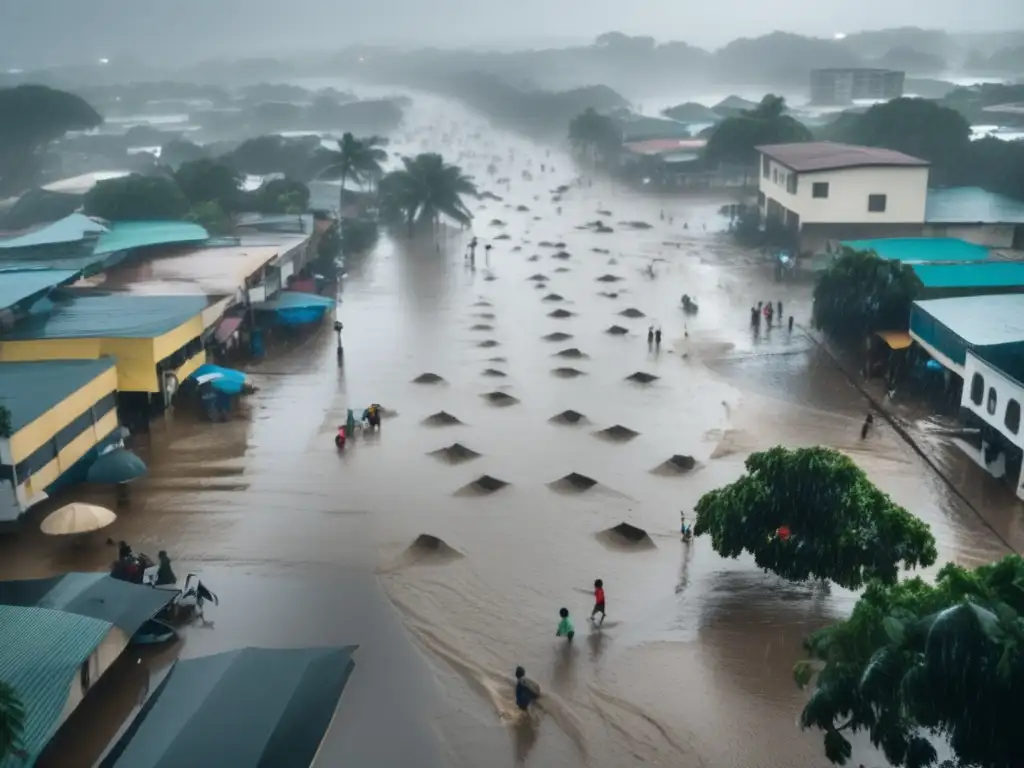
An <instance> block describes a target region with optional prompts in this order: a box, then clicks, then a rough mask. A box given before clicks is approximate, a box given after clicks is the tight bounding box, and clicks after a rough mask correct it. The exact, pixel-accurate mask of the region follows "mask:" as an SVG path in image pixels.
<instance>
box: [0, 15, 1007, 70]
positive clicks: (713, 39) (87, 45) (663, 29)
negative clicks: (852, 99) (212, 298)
mask: <svg viewBox="0 0 1024 768" xmlns="http://www.w3.org/2000/svg"><path fill="white" fill-rule="evenodd" d="M904 25H906V26H910V25H914V26H926V27H931V28H942V29H946V30H947V31H961V30H963V31H990V30H991V31H995V30H1009V29H1019V28H1024V0H853V1H852V2H851V1H845V2H838V0H825V2H814V1H813V0H811V1H810V2H808V0H713V1H712V2H707V0H702V1H701V2H696V0H629V1H628V2H623V1H622V0H618V1H615V2H613V1H612V0H501V1H500V2H499V1H498V0H433V1H432V2H431V1H430V0H363V1H362V2H354V1H353V0H0V64H2V65H3V66H7V67H10V66H34V65H38V64H40V63H41V62H42V61H51V62H58V61H59V62H61V63H67V62H69V61H73V60H85V59H87V58H92V57H100V56H106V57H115V56H120V55H124V54H133V55H136V56H145V55H149V56H153V57H155V58H159V60H160V61H161V63H163V62H167V61H173V60H175V59H178V60H182V61H191V60H195V59H196V58H198V57H209V56H214V55H216V54H218V53H220V54H223V55H227V56H232V57H234V56H238V55H245V53H246V51H251V52H252V53H254V54H267V53H274V52H278V53H282V54H293V53H296V52H301V51H303V50H310V49H320V50H323V49H328V48H331V47H340V46H343V45H347V44H350V43H358V42H364V43H401V44H409V43H423V44H431V45H439V46H498V45H500V46H505V45H509V44H515V45H522V44H527V43H531V42H534V43H538V44H545V43H554V42H557V43H561V42H564V41H566V40H586V39H590V38H593V37H594V36H596V35H598V34H600V33H601V32H606V31H609V30H613V29H615V30H620V31H623V32H627V33H630V34H651V35H654V36H655V37H656V38H658V39H659V40H666V39H677V40H685V41H687V42H690V43H693V44H696V45H701V46H704V47H715V46H719V45H722V44H724V43H726V42H728V41H729V40H731V39H733V38H736V37H743V36H747V37H750V36H756V35H760V34H765V33H767V32H771V31H773V30H776V29H782V30H787V31H793V32H800V33H804V34H814V35H821V36H831V35H832V34H834V33H836V32H851V31H856V30H860V29H879V28H883V27H895V26H904Z"/></svg>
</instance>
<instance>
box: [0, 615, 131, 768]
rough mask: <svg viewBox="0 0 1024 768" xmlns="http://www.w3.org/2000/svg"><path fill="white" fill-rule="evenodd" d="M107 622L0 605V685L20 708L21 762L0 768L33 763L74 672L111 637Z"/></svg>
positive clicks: (1, 763) (50, 732) (50, 733)
mask: <svg viewBox="0 0 1024 768" xmlns="http://www.w3.org/2000/svg"><path fill="white" fill-rule="evenodd" d="M111 627H112V625H111V624H110V623H108V622H106V621H101V620H99V619H92V618H89V617H87V616H79V615H77V614H74V613H63V612H61V611H51V610H48V609H46V608H25V607H22V606H8V605H0V680H3V681H4V682H6V683H8V684H9V685H11V686H12V687H13V688H14V690H15V691H17V692H18V696H19V697H20V698H21V701H22V704H23V705H24V706H25V732H24V733H23V734H22V745H23V749H24V751H25V753H26V758H25V759H24V760H22V759H21V758H19V757H14V756H11V757H8V758H7V759H6V760H0V768H25V766H31V765H33V764H34V763H35V761H36V758H37V757H39V753H40V752H42V750H43V748H44V747H45V746H46V744H47V742H48V741H49V740H50V739H51V738H52V737H53V734H54V732H55V731H56V729H57V726H58V725H59V721H60V716H61V713H62V712H63V711H64V706H65V705H66V704H67V700H68V693H69V691H70V689H71V683H72V681H73V680H74V679H75V677H76V676H77V675H78V674H79V668H80V667H81V666H82V664H83V662H85V660H86V659H88V658H89V657H90V656H91V655H92V653H93V651H95V650H96V648H97V647H98V646H99V644H100V643H101V642H103V639H104V638H105V637H106V636H107V633H109V632H110V630H111Z"/></svg>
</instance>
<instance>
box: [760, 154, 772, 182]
mask: <svg viewBox="0 0 1024 768" xmlns="http://www.w3.org/2000/svg"><path fill="white" fill-rule="evenodd" d="M771 169H772V161H771V160H769V159H768V155H761V175H762V176H764V177H765V178H766V179H767V178H768V176H769V175H770V174H769V172H770V171H771Z"/></svg>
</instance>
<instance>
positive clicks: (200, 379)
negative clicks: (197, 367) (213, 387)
mask: <svg viewBox="0 0 1024 768" xmlns="http://www.w3.org/2000/svg"><path fill="white" fill-rule="evenodd" d="M223 378H224V374H223V373H204V374H203V375H202V376H196V384H205V383H206V382H208V381H214V380H215V379H223Z"/></svg>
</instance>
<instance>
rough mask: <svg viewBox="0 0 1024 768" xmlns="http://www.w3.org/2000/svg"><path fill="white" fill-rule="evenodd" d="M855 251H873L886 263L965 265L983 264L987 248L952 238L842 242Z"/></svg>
mask: <svg viewBox="0 0 1024 768" xmlns="http://www.w3.org/2000/svg"><path fill="white" fill-rule="evenodd" d="M840 245H843V246H845V247H847V248H852V249H853V250H855V251H874V252H875V253H877V254H878V258H880V259H884V260H886V261H903V262H907V263H913V262H926V263H927V262H936V261H947V262H953V263H956V262H962V261H984V260H985V259H987V258H988V257H989V252H988V248H985V247H984V246H982V245H975V244H974V243H968V242H967V241H966V240H957V239H956V238H952V237H890V238H881V239H878V240H844V241H842V242H841V243H840Z"/></svg>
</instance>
